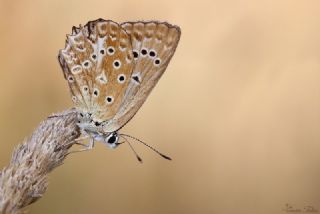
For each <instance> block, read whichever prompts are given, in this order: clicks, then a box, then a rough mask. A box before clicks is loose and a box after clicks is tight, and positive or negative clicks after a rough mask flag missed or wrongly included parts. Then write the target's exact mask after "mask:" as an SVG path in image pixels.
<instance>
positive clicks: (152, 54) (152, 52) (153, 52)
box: [149, 50, 157, 58]
mask: <svg viewBox="0 0 320 214" xmlns="http://www.w3.org/2000/svg"><path fill="white" fill-rule="evenodd" d="M156 55H157V53H156V52H155V51H154V50H151V51H150V52H149V56H150V57H151V58H154V57H155V56H156Z"/></svg>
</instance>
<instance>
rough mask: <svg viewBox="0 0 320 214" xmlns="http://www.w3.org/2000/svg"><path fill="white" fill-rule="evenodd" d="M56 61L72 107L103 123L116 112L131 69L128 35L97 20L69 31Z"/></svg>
mask: <svg viewBox="0 0 320 214" xmlns="http://www.w3.org/2000/svg"><path fill="white" fill-rule="evenodd" d="M59 62H60V65H61V67H62V68H63V71H64V75H65V78H66V79H67V80H68V82H69V87H70V90H71V94H72V100H73V101H74V103H75V105H76V107H77V108H78V109H80V110H82V111H84V112H90V113H92V118H93V120H94V121H98V122H103V121H107V120H109V119H111V118H113V117H114V116H115V114H116V113H117V112H118V110H119V108H120V105H121V103H122V100H123V98H124V95H125V90H126V88H127V86H128V84H129V82H130V77H131V73H132V70H133V64H134V61H133V54H132V46H131V41H130V37H129V35H128V34H127V33H126V31H125V30H124V29H123V28H121V26H120V25H119V24H117V23H115V22H113V21H106V20H102V19H98V20H95V21H91V22H88V23H87V24H86V25H85V26H84V27H81V26H80V27H79V28H75V27H74V28H73V33H72V34H71V35H69V36H68V39H67V42H66V47H65V49H63V50H61V51H60V53H59Z"/></svg>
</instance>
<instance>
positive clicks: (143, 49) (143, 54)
mask: <svg viewBox="0 0 320 214" xmlns="http://www.w3.org/2000/svg"><path fill="white" fill-rule="evenodd" d="M147 54H148V51H147V49H145V48H142V49H141V55H142V56H145V55H147Z"/></svg>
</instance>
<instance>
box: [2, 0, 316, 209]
mask: <svg viewBox="0 0 320 214" xmlns="http://www.w3.org/2000/svg"><path fill="white" fill-rule="evenodd" d="M271 2H273V3H271ZM319 11H320V3H319V1H316V0H307V1H298V0H297V1H295V0H288V1H268V0H265V1H235V0H233V1H213V0H196V1H181V2H179V1H173V0H161V1H150V0H136V1H130V0H123V1H109V0H105V1H102V0H91V1H87V2H85V1H82V2H80V1H76V0H71V1H65V0H56V1H43V0H42V1H40V0H34V1H18V0H15V1H9V0H0V24H1V29H0V32H1V33H0V62H1V64H0V70H1V71H0V104H1V105H0V118H1V120H0V134H1V144H0V167H3V166H5V165H6V164H7V163H8V162H9V160H10V156H11V152H12V150H13V148H14V147H15V146H16V145H17V144H18V143H19V142H21V141H22V140H23V139H24V137H25V136H27V135H29V134H30V133H31V131H32V130H33V129H34V128H35V127H36V126H37V125H38V123H39V122H40V121H41V120H42V119H44V118H45V117H46V116H47V115H48V114H50V113H52V112H57V111H60V110H63V109H65V108H69V107H71V106H72V104H71V100H70V97H69V93H68V88H67V84H66V82H65V81H64V79H63V77H62V72H61V69H60V67H59V65H58V62H57V59H56V56H57V53H58V50H59V49H61V48H63V47H64V40H65V34H67V33H69V32H70V31H71V27H72V26H73V25H78V24H85V23H86V22H87V21H88V20H92V19H96V18H99V17H101V18H105V19H113V20H115V21H118V22H122V21H127V20H141V19H144V20H149V19H159V20H167V21H170V22H172V23H174V24H177V25H180V26H181V28H182V38H181V41H180V44H179V47H178V49H177V52H176V54H175V56H174V58H173V60H172V61H171V64H170V65H169V67H168V70H167V72H166V74H165V75H164V76H163V78H162V79H161V81H160V82H159V84H158V85H157V87H156V89H155V90H154V91H153V93H152V94H151V96H150V97H149V99H148V101H147V102H146V104H145V105H144V106H143V107H142V109H141V110H140V111H139V113H138V114H137V115H136V117H135V118H134V120H132V121H131V122H130V123H129V124H128V125H127V126H126V127H125V128H124V129H123V130H122V131H123V132H124V133H128V134H131V135H134V136H136V137H139V138H141V139H143V140H145V141H146V142H148V143H149V144H151V145H154V146H155V147H156V148H158V149H159V150H160V151H163V152H164V153H166V154H168V155H170V156H172V157H173V159H174V160H173V161H172V162H168V161H166V160H163V159H161V158H159V157H158V156H157V155H155V154H154V153H153V152H151V151H150V150H148V149H146V148H145V147H143V146H141V145H139V144H137V145H136V146H135V147H136V149H137V150H138V151H139V153H140V155H141V156H142V157H143V158H144V164H142V165H141V164H139V163H138V162H137V161H136V160H135V157H134V156H133V154H132V153H131V151H130V149H129V147H128V146H121V147H120V148H119V149H117V150H110V149H107V148H105V146H104V145H102V144H97V146H96V147H95V149H94V150H92V151H90V152H86V153H81V154H76V155H73V156H72V157H71V158H68V159H67V161H66V162H65V164H64V165H63V166H62V167H59V168H58V169H57V170H55V171H54V172H53V173H52V174H51V177H50V186H49V190H48V191H47V193H46V194H45V196H44V197H43V199H41V200H40V201H39V202H37V203H36V204H34V205H32V206H31V208H30V210H31V213H49V214H51V213H119V214H120V213H132V214H135V213H137V214H141V213H157V214H158V213H159V214H160V213H170V214H172V213H186V214H189V213H190V214H191V213H192V214H193V213H204V214H206V213H223V214H225V213H253V214H256V213H266V214H270V213H285V212H284V211H283V209H284V208H285V204H286V203H289V204H291V205H292V206H293V207H295V208H300V209H303V207H304V206H308V205H313V206H314V207H315V208H317V209H319V210H320V201H319V198H320V191H319V180H320V170H319V166H320V155H319V153H320V132H319V131H320V96H319V95H320V84H319V81H320V13H319ZM319 212H320V211H319Z"/></svg>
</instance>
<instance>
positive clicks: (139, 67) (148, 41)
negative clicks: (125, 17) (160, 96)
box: [105, 22, 181, 132]
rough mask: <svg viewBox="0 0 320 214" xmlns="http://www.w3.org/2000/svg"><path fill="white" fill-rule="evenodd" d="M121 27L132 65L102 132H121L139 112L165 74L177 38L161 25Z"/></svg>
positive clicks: (176, 32)
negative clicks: (116, 106) (128, 41)
mask: <svg viewBox="0 0 320 214" xmlns="http://www.w3.org/2000/svg"><path fill="white" fill-rule="evenodd" d="M121 26H122V27H123V28H124V29H125V30H126V32H127V33H128V34H129V36H130V38H131V42H132V50H133V57H134V61H135V65H134V69H133V72H132V75H131V80H130V83H129V85H128V87H127V90H126V92H125V96H124V99H123V101H122V104H121V107H120V109H119V111H118V113H117V114H116V115H115V117H114V118H113V121H112V123H110V125H109V126H107V127H105V132H111V131H115V130H117V129H119V128H121V127H122V126H123V125H124V124H126V123H127V122H128V121H129V120H130V119H131V118H132V117H133V116H134V115H135V113H136V112H137V111H138V110H139V108H140V107H141V105H142V104H143V103H144V101H145V100H146V99H147V97H148V95H149V93H150V92H151V90H152V89H153V88H154V86H155V85H156V83H157V82H158V80H159V79H160V77H161V76H162V74H163V73H164V71H165V70H166V68H167V66H168V64H169V62H170V59H171V58H172V56H173V54H174V52H175V49H176V47H177V45H178V42H179V39H180V34H181V33H180V28H179V27H177V26H174V25H170V24H168V23H161V22H126V23H123V24H121Z"/></svg>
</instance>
